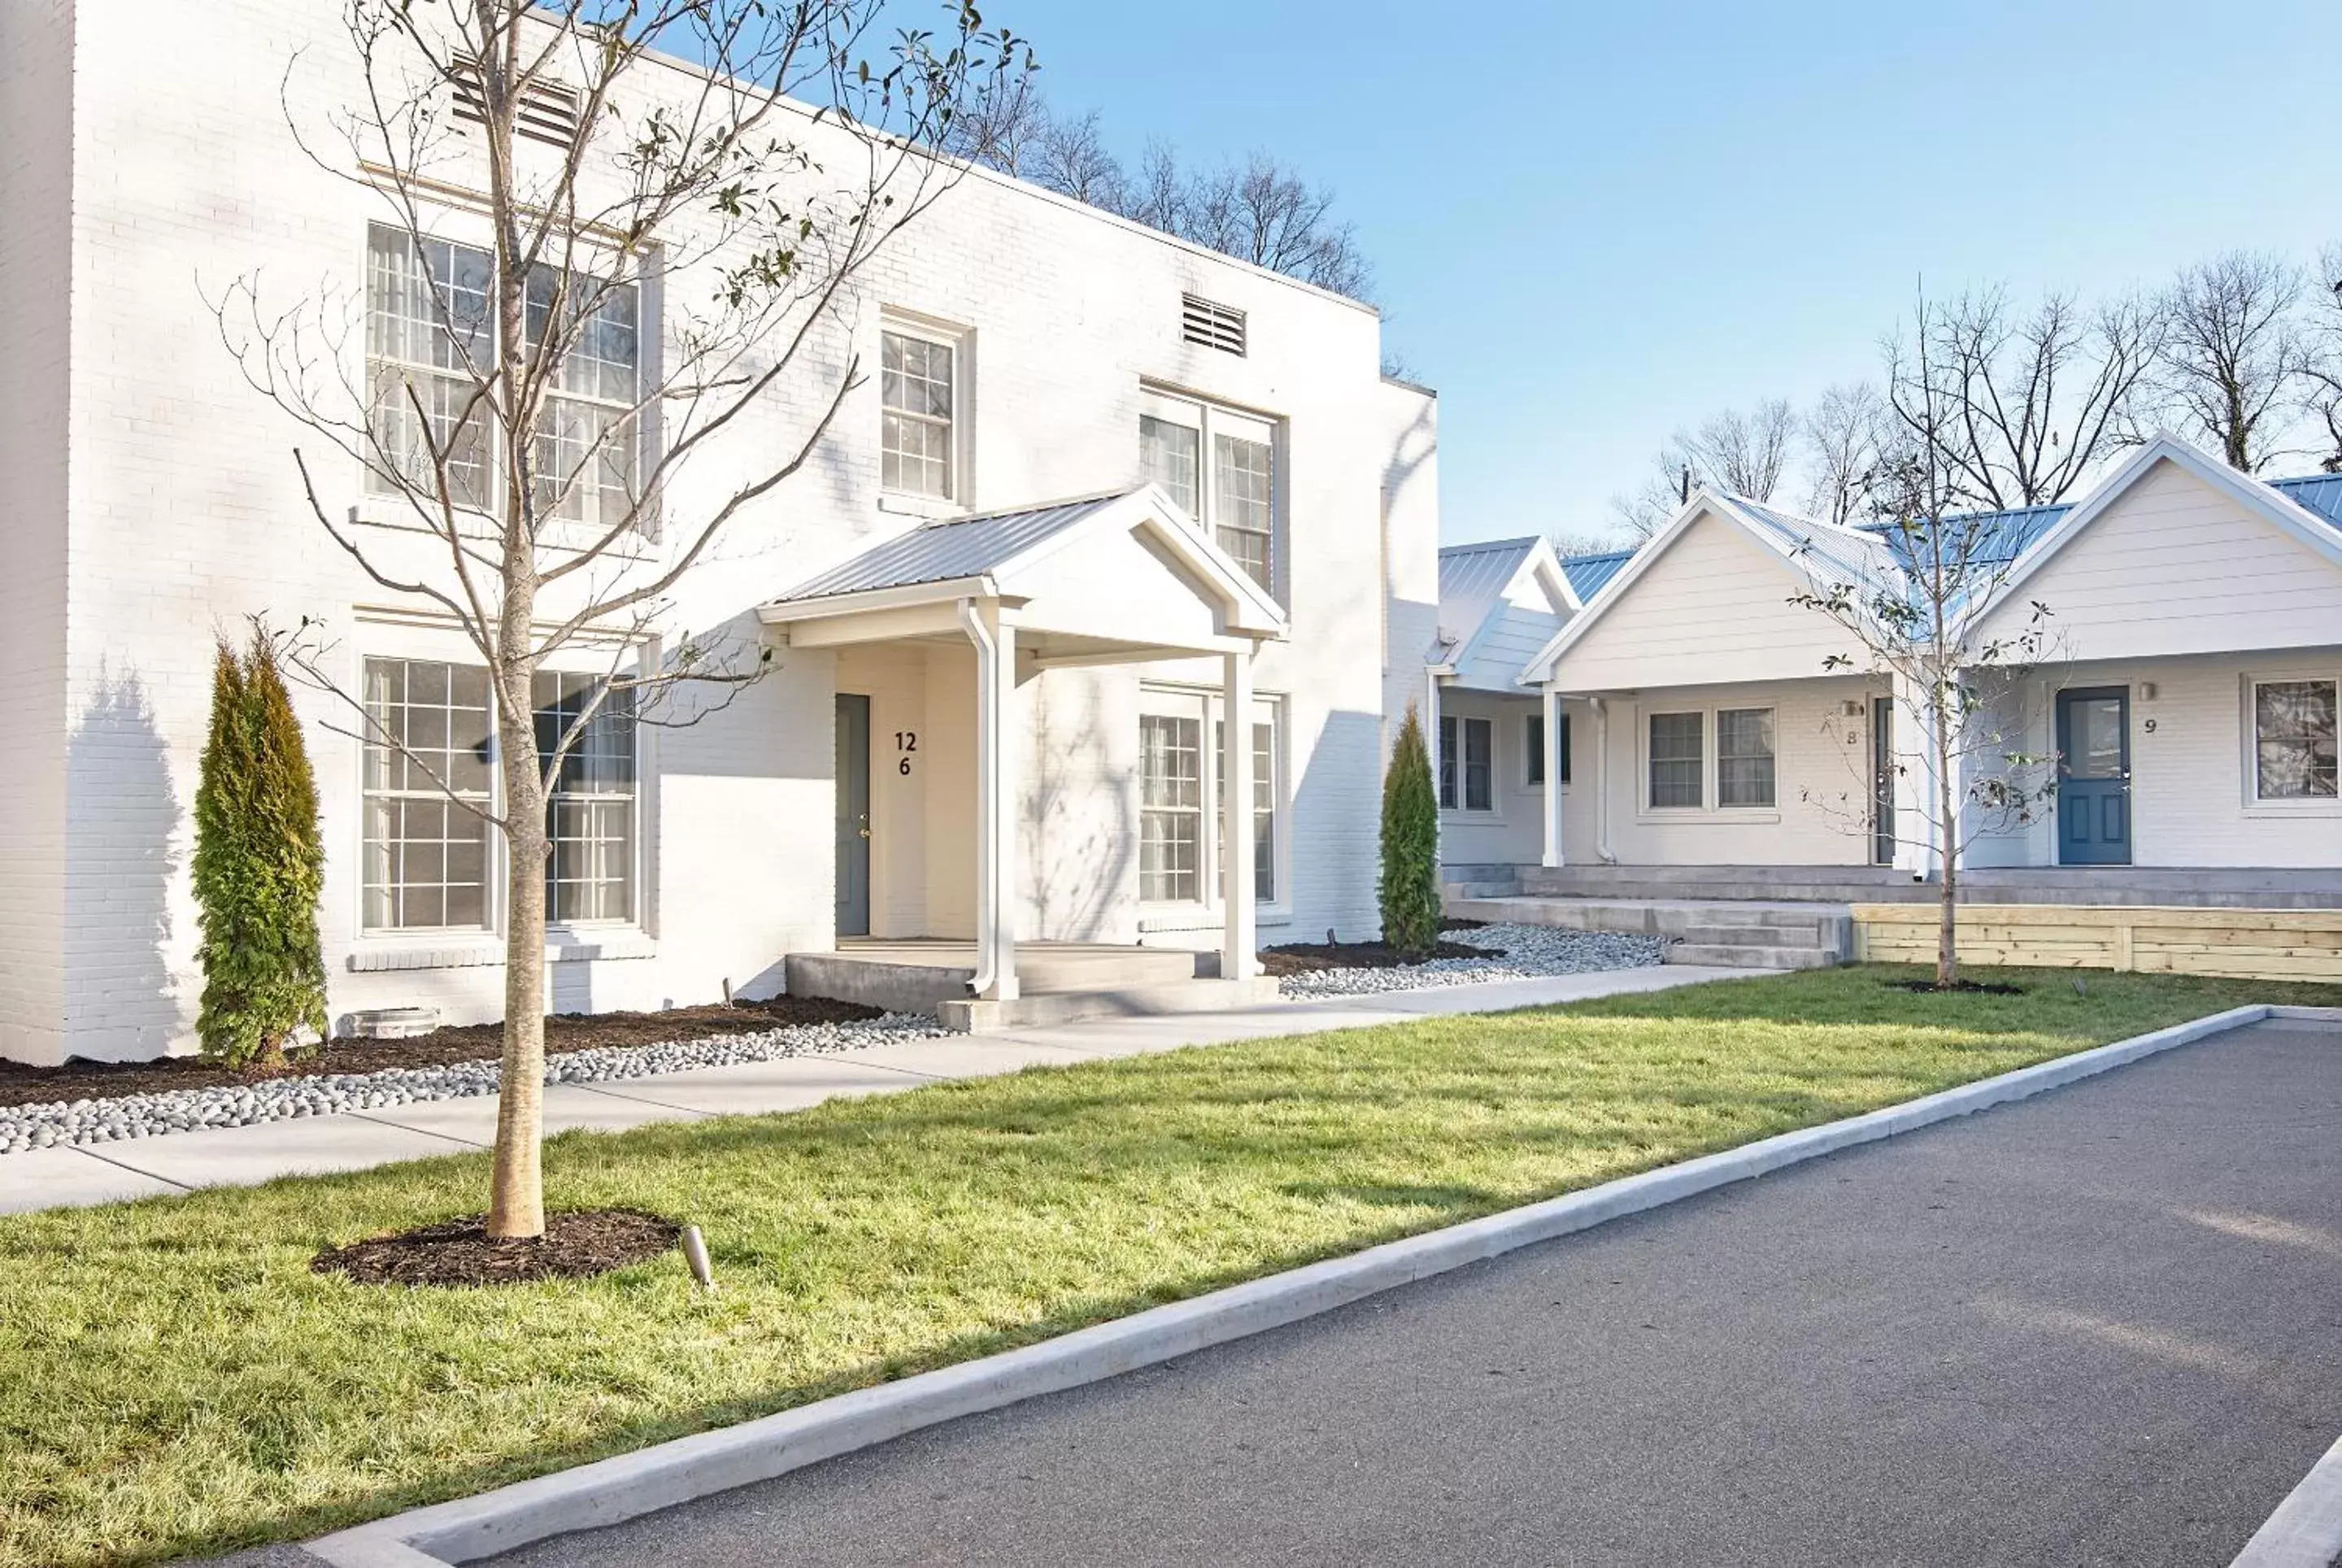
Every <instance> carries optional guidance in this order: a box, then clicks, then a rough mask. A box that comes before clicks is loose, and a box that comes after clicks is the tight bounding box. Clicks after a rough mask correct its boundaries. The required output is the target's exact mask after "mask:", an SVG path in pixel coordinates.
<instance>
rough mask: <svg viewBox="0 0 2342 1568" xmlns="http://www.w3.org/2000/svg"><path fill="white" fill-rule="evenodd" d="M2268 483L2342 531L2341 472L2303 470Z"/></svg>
mask: <svg viewBox="0 0 2342 1568" xmlns="http://www.w3.org/2000/svg"><path fill="white" fill-rule="evenodd" d="M2266 483H2267V485H2268V487H2269V488H2270V489H2272V490H2275V491H2276V492H2277V494H2279V495H2281V496H2283V497H2285V498H2287V500H2289V501H2291V502H2293V503H2294V504H2295V505H2296V506H2297V507H2299V508H2302V510H2304V511H2306V512H2307V513H2309V514H2310V515H2311V516H2313V517H2315V518H2317V519H2318V520H2319V521H2320V522H2324V523H2329V524H2331V525H2333V527H2334V528H2335V529H2336V531H2337V532H2342V474H2304V475H2302V476H2301V477H2298V478H2294V479H2270V480H2267V481H2266Z"/></svg>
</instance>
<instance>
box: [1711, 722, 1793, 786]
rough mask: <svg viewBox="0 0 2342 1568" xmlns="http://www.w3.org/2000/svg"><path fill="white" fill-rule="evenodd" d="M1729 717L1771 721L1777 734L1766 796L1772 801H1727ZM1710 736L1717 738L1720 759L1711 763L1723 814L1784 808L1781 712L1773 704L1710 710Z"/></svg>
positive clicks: (1769, 759)
mask: <svg viewBox="0 0 2342 1568" xmlns="http://www.w3.org/2000/svg"><path fill="white" fill-rule="evenodd" d="M1727 713H1761V714H1763V715H1764V716H1765V717H1766V719H1767V720H1768V721H1769V724H1770V727H1771V729H1772V732H1773V744H1772V749H1770V750H1768V751H1767V752H1766V754H1765V760H1766V761H1767V762H1768V763H1770V764H1771V765H1772V766H1771V769H1770V770H1769V772H1768V773H1767V777H1766V780H1765V782H1766V786H1767V789H1766V792H1767V794H1768V795H1770V796H1771V797H1772V799H1769V800H1726V799H1725V798H1724V716H1725V715H1726V714H1727ZM1707 727H1708V733H1709V734H1710V735H1711V736H1713V737H1714V739H1715V746H1714V750H1715V752H1716V756H1715V758H1714V759H1713V760H1712V761H1711V762H1710V763H1709V765H1708V766H1709V767H1710V768H1711V769H1713V771H1714V775H1715V782H1716V789H1715V791H1714V794H1713V795H1712V797H1711V798H1712V799H1714V800H1715V801H1716V809H1717V810H1719V811H1777V810H1779V809H1780V808H1781V710H1780V709H1778V708H1777V707H1776V706H1774V705H1773V704H1772V703H1769V702H1767V703H1746V704H1736V705H1730V706H1726V705H1724V704H1718V705H1717V706H1716V707H1715V708H1713V709H1709V711H1708V720H1707Z"/></svg>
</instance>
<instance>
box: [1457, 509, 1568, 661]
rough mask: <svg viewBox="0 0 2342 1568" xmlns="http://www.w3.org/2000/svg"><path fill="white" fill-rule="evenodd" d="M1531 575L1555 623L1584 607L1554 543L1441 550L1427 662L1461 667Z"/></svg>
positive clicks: (1498, 542)
mask: <svg viewBox="0 0 2342 1568" xmlns="http://www.w3.org/2000/svg"><path fill="white" fill-rule="evenodd" d="M1525 572H1526V573H1533V574H1534V575H1535V576H1536V579H1537V583H1538V586H1539V587H1540V588H1542V589H1543V590H1544V592H1545V594H1546V603H1547V604H1548V605H1549V606H1550V607H1552V613H1553V615H1554V617H1555V618H1556V619H1566V618H1568V617H1569V616H1572V615H1575V614H1576V612H1577V611H1578V610H1579V609H1580V608H1582V607H1583V605H1584V602H1585V601H1584V599H1583V598H1581V597H1580V596H1579V595H1578V593H1577V590H1576V586H1575V585H1574V584H1572V583H1571V582H1570V580H1569V578H1568V575H1567V573H1566V570H1565V568H1563V565H1562V562H1561V560H1560V559H1559V558H1557V557H1556V555H1555V554H1554V551H1553V546H1552V544H1551V543H1550V542H1549V541H1548V540H1546V538H1543V537H1542V536H1541V535H1536V534H1530V535H1525V536H1524V537H1522V538H1516V539H1484V540H1480V541H1478V542H1476V543H1473V544H1464V545H1447V546H1445V547H1443V548H1441V549H1440V552H1439V626H1438V629H1437V633H1436V637H1435V638H1434V640H1433V642H1432V646H1431V648H1430V651H1429V652H1428V653H1427V654H1426V662H1428V663H1431V664H1461V663H1463V662H1464V661H1465V660H1466V658H1470V657H1471V653H1472V650H1473V648H1475V647H1476V645H1477V644H1478V642H1479V641H1480V638H1481V637H1482V635H1483V634H1484V633H1485V632H1486V630H1487V628H1488V626H1489V624H1490V622H1491V620H1492V619H1493V618H1495V616H1496V612H1497V611H1498V609H1499V608H1501V607H1502V606H1503V604H1504V602H1505V597H1506V594H1507V593H1509V592H1510V591H1511V589H1512V587H1513V585H1514V584H1515V583H1516V582H1518V581H1519V580H1520V579H1521V577H1522V574H1523V573H1525Z"/></svg>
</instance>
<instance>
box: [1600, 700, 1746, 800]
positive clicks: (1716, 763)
mask: <svg viewBox="0 0 2342 1568" xmlns="http://www.w3.org/2000/svg"><path fill="white" fill-rule="evenodd" d="M1631 711H1632V712H1633V713H1634V715H1635V766H1636V783H1635V820H1636V821H1637V822H1643V823H1653V824H1656V823H1666V822H1698V823H1708V822H1713V823H1717V824H1735V823H1770V822H1778V821H1779V820H1780V819H1781V709H1780V704H1779V703H1778V702H1777V701H1769V702H1752V701H1745V700H1743V701H1734V700H1731V699H1710V700H1707V701H1705V702H1683V701H1676V700H1670V699H1661V700H1659V701H1658V702H1636V703H1635V704H1633V705H1632V708H1631ZM1752 712H1753V713H1769V714H1771V715H1772V716H1773V804H1772V805H1770V806H1726V805H1725V804H1723V797H1724V779H1723V764H1724V758H1723V754H1722V751H1721V749H1720V746H1721V741H1720V738H1719V736H1718V734H1717V729H1716V715H1717V714H1719V713H1752ZM1681 713H1696V714H1697V715H1698V716H1699V746H1700V755H1699V804H1698V805H1696V806H1654V805H1653V804H1651V720H1652V719H1655V718H1657V717H1658V716H1660V715H1662V714H1681Z"/></svg>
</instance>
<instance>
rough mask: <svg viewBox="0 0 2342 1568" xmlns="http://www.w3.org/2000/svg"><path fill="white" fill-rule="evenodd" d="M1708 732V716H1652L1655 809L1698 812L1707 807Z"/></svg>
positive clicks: (1665, 714)
mask: <svg viewBox="0 0 2342 1568" xmlns="http://www.w3.org/2000/svg"><path fill="white" fill-rule="evenodd" d="M1706 729H1707V716H1706V714H1704V713H1654V714H1652V715H1651V731H1650V758H1649V764H1650V773H1651V779H1650V802H1651V809H1653V810H1656V811H1672V810H1685V809H1690V810H1696V809H1699V808H1700V807H1701V806H1703V805H1705V804H1706V800H1707V792H1706V775H1707V760H1706Z"/></svg>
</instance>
